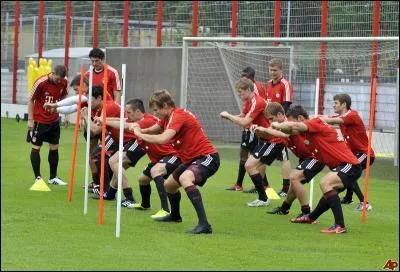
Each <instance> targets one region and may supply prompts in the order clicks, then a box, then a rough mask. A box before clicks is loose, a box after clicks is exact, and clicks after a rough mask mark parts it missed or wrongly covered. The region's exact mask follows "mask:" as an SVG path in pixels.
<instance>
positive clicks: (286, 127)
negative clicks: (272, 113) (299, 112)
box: [271, 121, 308, 134]
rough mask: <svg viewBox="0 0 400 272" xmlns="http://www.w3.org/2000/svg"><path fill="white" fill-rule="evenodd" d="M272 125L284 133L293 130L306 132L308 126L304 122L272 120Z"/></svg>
mask: <svg viewBox="0 0 400 272" xmlns="http://www.w3.org/2000/svg"><path fill="white" fill-rule="evenodd" d="M271 127H272V128H274V129H276V130H279V131H282V132H284V133H288V134H292V133H293V131H298V132H306V131H308V128H307V126H306V125H305V124H304V123H302V122H290V121H288V122H282V123H279V122H272V123H271Z"/></svg>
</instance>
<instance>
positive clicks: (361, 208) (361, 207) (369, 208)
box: [356, 202, 372, 212]
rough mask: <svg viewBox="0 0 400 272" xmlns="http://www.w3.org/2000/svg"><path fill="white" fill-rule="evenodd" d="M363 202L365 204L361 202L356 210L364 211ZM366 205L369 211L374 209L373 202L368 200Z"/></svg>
mask: <svg viewBox="0 0 400 272" xmlns="http://www.w3.org/2000/svg"><path fill="white" fill-rule="evenodd" d="M363 204H364V203H363V202H361V203H359V204H358V205H357V208H356V210H357V211H359V212H362V211H363V208H364V205H363ZM366 206H367V209H366V210H367V211H370V210H372V206H371V204H369V203H368V202H367V204H366Z"/></svg>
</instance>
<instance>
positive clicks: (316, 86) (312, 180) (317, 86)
mask: <svg viewBox="0 0 400 272" xmlns="http://www.w3.org/2000/svg"><path fill="white" fill-rule="evenodd" d="M318 102H319V78H317V79H316V80H315V101H314V115H315V116H317V115H318ZM313 197H314V179H311V180H310V202H309V203H310V208H311V209H312V207H313Z"/></svg>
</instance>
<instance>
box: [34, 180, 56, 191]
mask: <svg viewBox="0 0 400 272" xmlns="http://www.w3.org/2000/svg"><path fill="white" fill-rule="evenodd" d="M29 190H31V191H43V192H49V191H51V189H50V188H49V186H47V184H46V182H44V180H43V179H40V180H38V181H36V182H35V183H34V184H33V185H32V187H31V188H30V189H29Z"/></svg>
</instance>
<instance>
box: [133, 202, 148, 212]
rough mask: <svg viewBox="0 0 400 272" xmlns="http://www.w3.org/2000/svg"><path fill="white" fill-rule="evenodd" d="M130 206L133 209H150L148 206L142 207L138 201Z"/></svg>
mask: <svg viewBox="0 0 400 272" xmlns="http://www.w3.org/2000/svg"><path fill="white" fill-rule="evenodd" d="M132 208H134V209H135V210H141V211H144V210H149V209H150V207H143V206H142V204H140V203H135V204H133V205H132Z"/></svg>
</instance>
